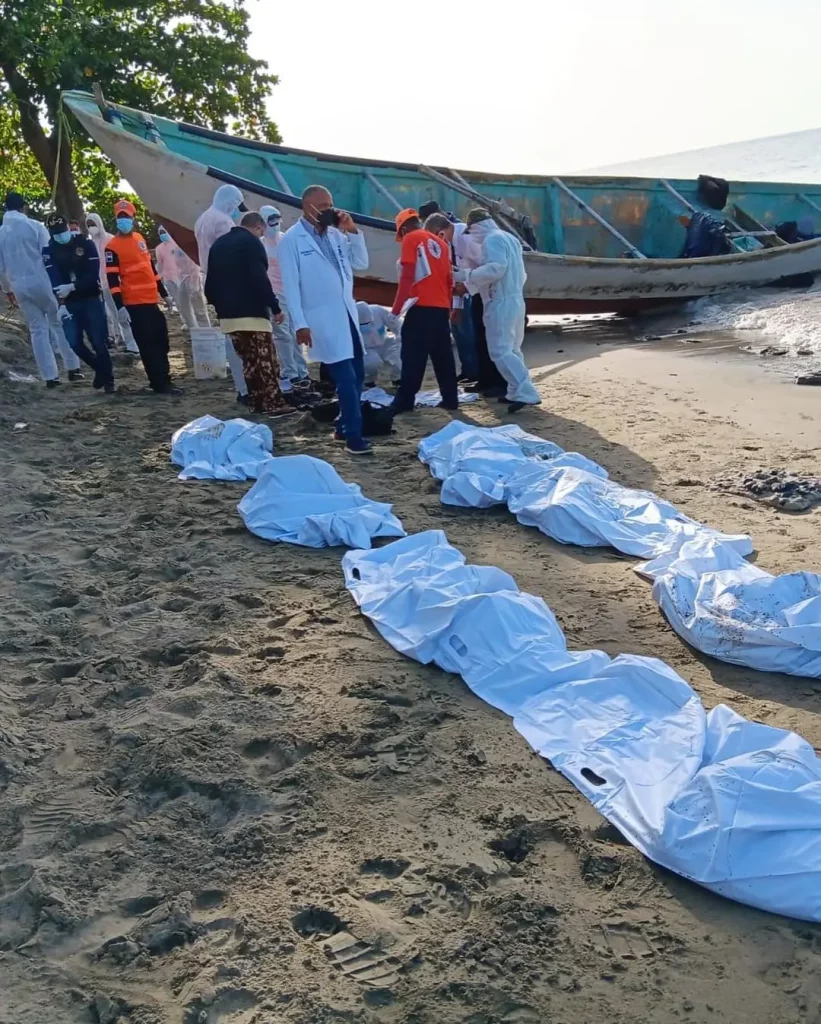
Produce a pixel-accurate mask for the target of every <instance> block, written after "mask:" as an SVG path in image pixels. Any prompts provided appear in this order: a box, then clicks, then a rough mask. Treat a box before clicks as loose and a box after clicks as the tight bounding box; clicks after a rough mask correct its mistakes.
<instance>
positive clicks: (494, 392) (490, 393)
mask: <svg viewBox="0 0 821 1024" xmlns="http://www.w3.org/2000/svg"><path fill="white" fill-rule="evenodd" d="M506 394H507V388H502V387H498V388H485V389H484V390H483V391H482V395H483V396H484V397H485V398H504V397H505V395H506Z"/></svg>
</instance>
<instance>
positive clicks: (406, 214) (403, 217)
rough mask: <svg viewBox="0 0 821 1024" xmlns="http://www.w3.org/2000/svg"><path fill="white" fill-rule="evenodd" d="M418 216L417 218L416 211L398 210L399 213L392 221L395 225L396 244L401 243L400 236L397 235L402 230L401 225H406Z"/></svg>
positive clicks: (417, 212) (417, 213)
mask: <svg viewBox="0 0 821 1024" xmlns="http://www.w3.org/2000/svg"><path fill="white" fill-rule="evenodd" d="M418 216H419V211H418V210H410V209H408V210H400V211H399V213H397V215H396V220H395V221H394V223H395V224H396V241H397V242H399V241H401V235H400V234H399V232H400V230H401V228H402V225H403V224H407V223H408V221H409V220H412V219H413V218H414V217H418Z"/></svg>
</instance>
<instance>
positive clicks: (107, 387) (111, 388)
mask: <svg viewBox="0 0 821 1024" xmlns="http://www.w3.org/2000/svg"><path fill="white" fill-rule="evenodd" d="M103 391H105V393H106V394H107V395H116V394H117V385H116V384H115V383H114V381H113V380H110V381H109V382H108V384H104V385H103Z"/></svg>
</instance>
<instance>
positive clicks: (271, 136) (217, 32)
mask: <svg viewBox="0 0 821 1024" xmlns="http://www.w3.org/2000/svg"><path fill="white" fill-rule="evenodd" d="M249 34H250V30H249V28H248V12H247V11H246V10H245V9H244V5H243V0H0V172H2V169H3V165H4V163H5V164H6V167H8V163H9V160H8V157H7V154H8V153H11V154H12V155H14V154H15V152H16V154H17V155H18V160H17V161H16V163H17V164H18V167H17V169H16V171H15V173H19V175H20V177H21V178H22V181H21V182H20V187H21V190H22V189H23V188H25V187H26V186H27V185H28V184H30V185H31V186H32V187H33V191H34V192H35V193H36V194H37V196H42V195H43V194H44V190H43V188H42V184H43V182H42V179H45V182H46V183H47V186H48V188H47V192H46V193H45V195H46V196H47V198H48V199H49V200H50V196H51V189H52V188H53V187H54V183H55V180H56V182H57V206H58V207H59V209H61V210H62V211H64V212H66V213H68V214H69V215H70V216H72V217H80V216H81V215H82V211H83V202H82V199H83V196H82V188H81V187H80V184H81V183H82V181H83V180H85V182H86V184H88V182H89V180H91V179H93V180H96V182H97V186H98V187H99V186H100V185H102V184H104V183H105V181H106V180H107V181H108V182H109V184H110V185H111V188H112V191H113V189H114V188H116V184H117V180H118V176H117V174H116V171H114V170H113V168H112V166H111V164H110V163H108V161H106V160H104V159H102V158H101V157H100V155H99V152H98V151H96V150H95V149H94V148H93V144H92V143H91V140H90V139H89V138H88V137H87V136H86V135H85V133H84V132H83V131H82V129H80V128H79V127H78V126H77V124H76V122H72V123H71V132H69V130H68V124H69V122H68V121H67V119H65V118H66V115H65V112H64V111H63V110H62V108H61V106H60V93H61V92H62V91H63V90H66V89H78V88H86V89H87V88H89V86H90V83H91V82H92V81H98V82H100V84H101V85H102V87H103V92H104V93H105V96H106V98H107V99H109V100H112V101H114V102H119V103H125V104H127V105H129V106H133V107H138V108H140V109H143V110H146V111H150V112H153V113H156V114H161V115H165V116H167V117H173V118H179V119H182V120H186V121H190V122H192V123H193V124H199V125H203V126H205V127H209V128H216V129H218V130H221V131H231V132H236V133H242V134H245V135H248V136H250V137H252V138H261V139H265V140H267V141H269V142H278V141H279V133H278V131H277V127H276V125H275V124H274V123H273V122H272V121H271V120H270V119H269V117H268V115H267V113H266V111H265V100H266V98H267V97H268V95H269V93H270V91H271V89H272V87H273V86H274V85H275V84H276V82H277V79H276V76H275V75H272V74H270V73H269V72H268V70H267V67H266V65H265V63H264V61H259V60H255V59H254V58H252V57H250V56H249V54H248V52H247V49H246V46H247V42H248V37H249ZM61 118H63V119H64V120H63V131H62V133H61V132H60V119H61ZM61 136H62V137H61ZM15 144H16V145H15ZM21 156H22V157H23V159H19V157H21ZM4 157H5V159H4ZM38 169H39V172H40V174H41V175H42V179H39V180H38V178H37V170H38ZM106 175H107V176H108V177H107V178H106ZM38 181H39V186H40V187H39V189H38Z"/></svg>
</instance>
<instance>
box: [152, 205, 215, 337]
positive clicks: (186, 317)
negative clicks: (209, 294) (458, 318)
mask: <svg viewBox="0 0 821 1024" xmlns="http://www.w3.org/2000/svg"><path fill="white" fill-rule="evenodd" d="M157 231H158V234H159V236H160V244H159V245H158V246H157V248H156V249H155V250H154V259H155V261H156V263H157V273H158V274H159V275H160V277H161V278H162V279H163V284H164V285H165V288H166V291H167V292H168V293H169V294H170V296H171V298H172V299H173V300H174V305H175V306H176V307H177V310H178V311H179V314H180V316H181V317H182V320H183V323H184V324H185V326H186V327H187V328H188V329H189V330H190V329H191V328H192V327H210V326H211V321H210V319H209V317H208V310H207V308H206V306H205V295H204V293H203V290H202V274H201V273H200V268H199V267H198V266H197V264H196V263H195V262H194V261H193V260H192V259H191V257H190V256H189V255H188V254H187V253H185V252H183V250H182V249H181V248H180V247H179V246H178V245H177V243H176V242H175V241H174V239H173V238H172V237H171V235H170V234H169V232H168V229H167V228H166V227H164V226H163V225H162V224H160V226H159V227H158V229H157Z"/></svg>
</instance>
